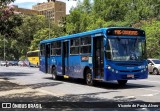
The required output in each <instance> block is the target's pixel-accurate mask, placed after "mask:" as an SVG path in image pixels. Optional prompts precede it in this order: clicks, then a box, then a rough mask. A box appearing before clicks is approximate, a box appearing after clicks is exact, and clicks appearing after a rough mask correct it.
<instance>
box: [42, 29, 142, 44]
mask: <svg viewBox="0 0 160 111" xmlns="http://www.w3.org/2000/svg"><path fill="white" fill-rule="evenodd" d="M108 29H133V30H135V29H136V28H132V27H109V28H99V29H95V30H90V31H86V32H81V33H77V34H71V35H66V36H60V37H57V38H51V39H47V40H42V41H41V42H40V43H49V42H52V41H58V40H65V39H70V38H76V37H80V36H86V35H91V34H97V33H102V32H104V33H106V30H108ZM137 30H141V29H137Z"/></svg>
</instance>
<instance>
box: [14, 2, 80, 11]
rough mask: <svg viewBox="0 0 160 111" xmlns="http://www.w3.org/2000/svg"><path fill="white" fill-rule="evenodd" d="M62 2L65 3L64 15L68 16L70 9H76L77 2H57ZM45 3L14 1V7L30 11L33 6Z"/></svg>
mask: <svg viewBox="0 0 160 111" xmlns="http://www.w3.org/2000/svg"><path fill="white" fill-rule="evenodd" d="M57 1H63V2H65V3H66V14H69V10H70V8H71V7H76V4H77V0H57ZM43 2H47V0H15V1H14V3H12V4H14V5H18V7H19V8H26V9H32V6H33V5H36V4H37V3H43Z"/></svg>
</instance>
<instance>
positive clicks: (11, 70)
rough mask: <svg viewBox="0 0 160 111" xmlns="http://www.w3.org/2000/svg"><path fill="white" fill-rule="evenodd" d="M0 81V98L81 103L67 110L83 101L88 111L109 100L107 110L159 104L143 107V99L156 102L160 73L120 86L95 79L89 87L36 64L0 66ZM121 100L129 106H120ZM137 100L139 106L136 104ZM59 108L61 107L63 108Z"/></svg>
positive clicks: (145, 110)
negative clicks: (55, 77)
mask: <svg viewBox="0 0 160 111" xmlns="http://www.w3.org/2000/svg"><path fill="white" fill-rule="evenodd" d="M0 85H1V87H0V102H50V103H51V104H52V105H53V102H66V103H70V104H71V102H75V103H78V104H74V105H79V106H78V107H80V106H82V108H76V109H73V108H69V109H68V110H78V111H79V110H80V111H81V110H83V111H85V110H86V108H85V109H84V107H86V106H85V105H84V102H88V103H89V106H90V107H91V108H89V109H88V108H87V110H89V111H90V110H91V111H96V110H97V111H99V109H100V107H101V106H102V107H104V106H105V105H104V103H107V102H108V103H109V105H108V106H107V107H108V108H109V109H110V110H113V111H117V110H121V111H124V110H126V111H128V109H127V108H130V105H133V103H135V102H136V105H137V106H136V108H131V109H130V110H137V111H138V110H141V111H150V110H151V111H152V110H155V111H160V104H159V105H158V108H157V106H156V105H157V104H153V106H151V108H148V107H145V105H146V104H147V103H146V102H151V103H154V102H160V75H149V78H148V79H145V80H131V81H128V83H127V85H126V86H124V87H121V86H119V85H118V84H117V82H114V81H113V82H107V83H102V82H99V83H97V85H96V86H94V87H91V86H87V85H85V84H84V82H82V81H81V80H76V79H75V80H74V79H65V80H61V81H56V80H52V78H51V75H49V74H44V73H42V72H40V71H39V69H38V68H32V67H19V66H10V67H4V66H0ZM92 102H99V103H100V102H101V103H102V105H100V104H97V108H95V107H96V103H94V104H95V105H94V104H92V105H91V104H90V103H92ZM117 102H118V103H117ZM139 102H140V103H139ZM110 103H111V104H110ZM112 103H113V104H112ZM120 103H122V104H120ZM123 103H126V104H128V105H129V106H124V105H123ZM138 104H140V105H141V106H142V108H139V106H138ZM148 104H149V103H148ZM148 104H147V105H148ZM83 105H84V106H83ZM112 105H113V107H112ZM114 105H116V106H114ZM123 106H124V107H123ZM52 107H53V106H52ZM117 107H121V108H117ZM154 107H155V108H154ZM108 108H107V110H108ZM53 109H54V108H52V110H53ZM19 110H20V109H19ZM26 110H27V109H26ZM34 110H36V109H34ZM37 110H39V109H37ZM41 110H42V109H41ZM43 110H48V109H43ZM59 110H62V109H59ZM63 110H64V111H65V110H66V108H65V109H63ZM101 110H106V109H105V108H103V109H101ZM56 111H57V108H56Z"/></svg>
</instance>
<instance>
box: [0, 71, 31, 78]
mask: <svg viewBox="0 0 160 111" xmlns="http://www.w3.org/2000/svg"><path fill="white" fill-rule="evenodd" d="M28 74H32V73H24V72H0V77H7V76H8V77H14V76H28Z"/></svg>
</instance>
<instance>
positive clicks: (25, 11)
mask: <svg viewBox="0 0 160 111" xmlns="http://www.w3.org/2000/svg"><path fill="white" fill-rule="evenodd" d="M14 13H17V14H24V15H38V14H39V12H38V11H37V10H31V9H25V8H19V7H18V6H16V5H14Z"/></svg>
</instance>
